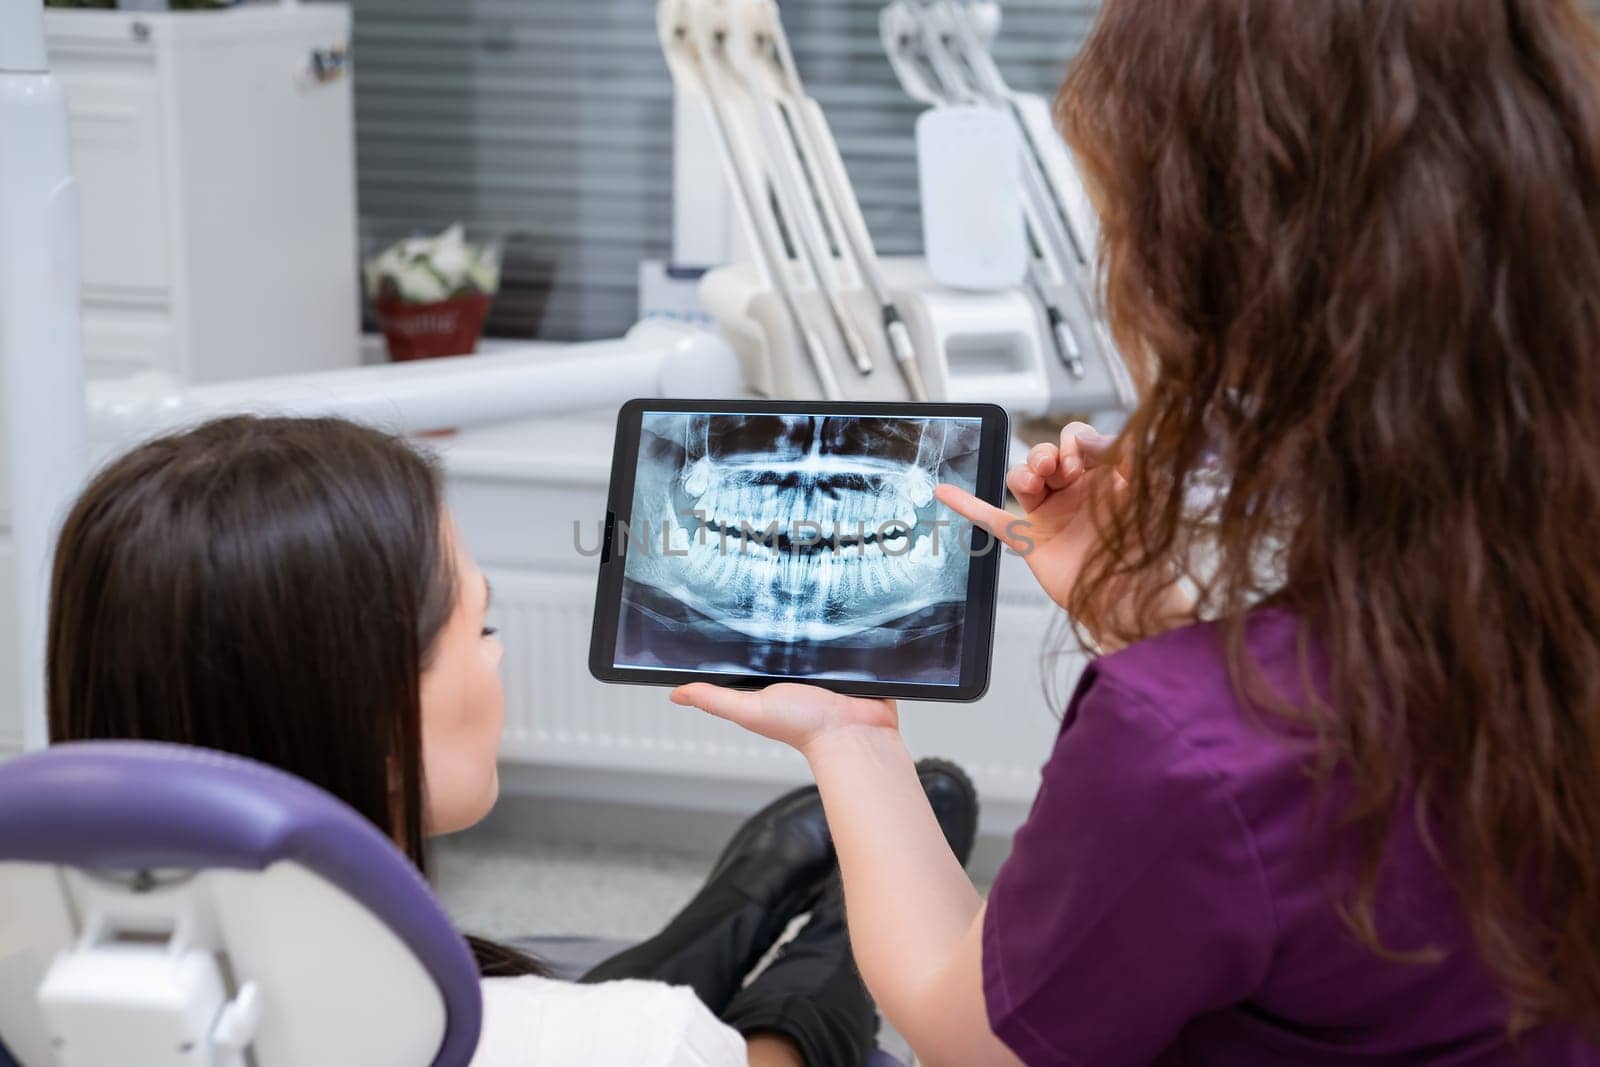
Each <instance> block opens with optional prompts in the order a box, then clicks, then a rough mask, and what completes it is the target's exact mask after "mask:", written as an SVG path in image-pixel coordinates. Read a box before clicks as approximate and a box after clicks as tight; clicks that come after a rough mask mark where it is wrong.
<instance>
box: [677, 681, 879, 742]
mask: <svg viewBox="0 0 1600 1067" xmlns="http://www.w3.org/2000/svg"><path fill="white" fill-rule="evenodd" d="M671 700H672V702H673V703H674V704H683V705H686V706H688V707H695V708H699V709H700V710H702V711H708V712H710V713H711V714H713V715H715V716H717V718H719V719H727V720H728V721H729V722H735V723H738V724H739V725H740V726H743V727H744V728H745V729H746V730H750V731H751V732H753V733H758V734H760V735H761V736H762V737H770V738H771V739H772V740H774V741H781V742H783V743H784V744H786V745H788V746H790V747H791V748H794V749H797V750H799V752H800V753H801V754H802V755H804V756H806V757H807V758H810V756H811V752H812V749H813V747H814V746H815V745H816V743H817V742H818V741H819V740H821V739H822V738H825V737H834V736H837V735H839V734H842V733H851V732H856V731H866V732H875V731H880V730H885V731H888V732H890V733H893V732H895V731H897V730H898V729H899V727H900V713H899V712H898V711H897V710H896V709H895V706H894V701H892V700H870V699H867V698H865V697H848V696H843V695H841V694H839V693H835V692H833V691H831V690H828V689H822V688H819V687H817V686H814V685H799V684H797V683H793V682H783V683H780V684H778V685H770V686H768V687H767V688H765V689H762V690H760V691H758V692H747V691H744V690H739V689H724V688H722V687H721V686H716V685H711V684H710V683H708V682H694V683H691V684H689V685H680V686H679V687H678V688H676V689H674V690H673V691H672V695H671Z"/></svg>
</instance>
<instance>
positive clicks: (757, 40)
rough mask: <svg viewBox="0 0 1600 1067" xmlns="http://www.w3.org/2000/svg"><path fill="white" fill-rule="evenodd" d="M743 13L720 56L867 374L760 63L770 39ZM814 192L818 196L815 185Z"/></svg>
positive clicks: (791, 222)
mask: <svg viewBox="0 0 1600 1067" xmlns="http://www.w3.org/2000/svg"><path fill="white" fill-rule="evenodd" d="M740 13H742V9H736V10H735V12H734V17H732V18H730V20H729V25H728V29H727V30H726V31H725V34H724V35H723V36H722V38H721V40H720V41H719V44H720V47H719V49H718V55H717V60H718V61H719V62H722V63H726V64H727V66H728V67H729V68H730V69H731V70H732V71H733V73H734V75H736V76H738V77H739V78H741V79H742V80H743V82H744V87H745V90H746V92H747V93H749V95H750V99H751V103H752V105H753V108H754V110H755V112H756V117H757V123H758V125H759V126H760V129H761V135H762V137H763V138H764V139H765V141H766V146H767V155H768V158H769V160H770V162H771V164H772V172H773V177H774V181H775V188H774V190H773V191H774V194H775V196H776V198H777V200H778V202H779V204H780V205H781V210H780V211H779V212H777V213H778V214H781V215H782V217H783V218H784V220H785V222H786V227H785V229H786V231H787V233H788V235H789V237H790V241H791V243H792V244H793V246H795V247H796V248H797V249H798V251H799V253H800V256H801V257H802V258H803V262H804V263H805V266H806V268H807V269H808V270H809V272H810V274H811V277H812V279H813V280H814V282H815V284H816V287H817V290H818V292H820V293H821V294H822V295H823V298H824V300H825V301H826V303H827V305H828V310H829V312H830V313H831V315H832V317H833V321H834V325H835V327H836V328H837V329H838V331H839V336H840V337H841V338H842V339H843V341H844V346H845V351H846V353H847V354H848V355H849V356H850V360H851V362H852V363H854V364H855V368H856V370H857V371H858V372H860V373H861V374H862V375H863V376H865V375H868V374H871V373H872V357H871V355H870V354H869V353H868V350H867V345H866V342H865V341H864V340H862V338H861V335H860V333H859V332H857V330H856V328H855V326H854V324H853V323H852V321H851V317H850V313H849V312H848V311H847V310H846V309H845V307H844V301H843V299H842V298H841V297H840V295H839V291H838V289H837V287H835V286H834V284H833V282H832V280H831V278H830V276H829V272H828V270H827V268H826V266H825V263H824V260H825V259H826V260H828V261H831V260H832V252H831V249H830V247H829V243H828V239H827V237H826V222H825V221H824V220H822V219H821V218H820V217H818V215H817V208H816V201H815V199H813V200H811V201H810V202H807V201H806V200H805V196H806V195H807V194H806V193H805V192H804V191H802V190H801V188H800V184H801V183H800V182H798V181H796V178H795V171H796V170H799V171H800V172H801V175H802V178H803V180H804V181H805V183H806V184H807V185H810V184H811V182H810V175H809V174H808V173H806V170H805V163H804V161H803V160H801V159H799V158H798V152H799V149H798V146H797V145H796V144H795V142H794V140H793V138H792V137H791V136H790V135H789V133H788V132H787V130H786V129H785V127H786V126H787V123H785V122H783V121H780V116H779V113H778V109H779V108H780V107H781V106H782V105H781V102H780V101H778V100H776V99H774V97H773V94H772V93H771V92H770V91H769V88H768V86H767V84H766V72H765V71H764V70H763V68H762V65H761V53H762V52H763V51H765V50H766V49H767V41H766V38H765V36H764V35H763V34H761V33H760V32H759V30H757V31H756V32H754V33H752V32H749V31H748V29H747V28H746V26H745V25H743V24H742V23H741V22H740V21H739V19H738V18H737V16H738V14H740ZM811 195H812V196H813V197H814V196H815V189H814V188H813V189H812V193H811Z"/></svg>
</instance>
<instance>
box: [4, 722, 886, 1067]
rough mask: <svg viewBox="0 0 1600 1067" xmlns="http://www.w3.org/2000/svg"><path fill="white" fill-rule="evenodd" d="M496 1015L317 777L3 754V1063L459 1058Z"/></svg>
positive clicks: (58, 1066)
mask: <svg viewBox="0 0 1600 1067" xmlns="http://www.w3.org/2000/svg"><path fill="white" fill-rule="evenodd" d="M525 943H526V944H527V945H528V947H530V948H532V949H533V950H535V951H536V952H538V953H540V954H541V958H543V959H545V961H546V962H547V963H551V964H554V965H555V970H556V971H557V972H558V973H560V972H561V971H563V970H565V971H567V972H568V973H569V976H576V974H578V973H581V972H582V971H583V970H584V969H586V967H587V965H588V964H591V963H593V962H595V961H597V960H598V959H600V958H602V957H603V956H608V955H610V954H611V952H613V951H616V950H617V949H618V948H621V947H623V946H622V944H621V943H610V942H601V941H593V940H591V939H578V938H558V939H534V940H529V941H528V942H525ZM563 958H565V960H566V962H567V964H568V966H566V967H565V968H563V967H562V966H561V964H562V961H563ZM481 1018H482V1000H481V996H480V992H479V988H478V970H477V966H476V964H475V963H474V961H473V958H472V955H471V953H470V952H469V951H468V949H467V946H466V943H465V941H464V940H463V939H462V937H461V935H460V934H459V933H458V932H457V931H456V929H455V927H454V926H452V925H451V922H450V920H449V918H448V917H447V916H446V915H445V913H444V911H443V910H442V909H441V908H440V907H439V904H438V901H437V900H435V898H434V896H433V893H432V891H431V890H430V889H429V888H428V885H427V883H425V882H424V881H423V880H422V877H421V875H419V874H418V873H417V870H416V868H415V867H414V866H412V864H411V862H410V861H409V860H408V859H406V857H405V856H404V855H403V854H402V853H401V852H400V850H399V849H397V848H396V847H395V846H394V845H393V844H392V843H391V842H390V841H389V840H388V839H387V838H385V837H384V836H383V835H382V834H381V833H379V832H378V830H377V829H376V828H375V827H373V826H372V824H371V823H369V822H367V820H366V819H364V818H362V817H361V816H360V815H358V814H356V812H355V811H354V810H353V809H351V808H350V807H348V806H346V805H345V804H344V803H342V802H341V801H339V800H337V799H335V798H334V797H332V796H330V795H329V794H327V793H325V792H323V791H322V790H321V789H318V788H317V787H315V786H313V785H311V784H309V783H307V782H305V781H302V780H301V779H299V778H296V777H294V776H293V775H290V774H286V773H284V772H283V771H280V770H277V769H276V768H273V767H268V766H266V765H264V764H260V763H256V762H254V761H252V760H246V759H240V758H238V757H235V756H230V755H226V754H224V753H219V752H212V751H209V750H206V749H199V748H189V747H186V746H183V745H168V744H156V743H149V742H138V741H87V742H75V743H70V744H61V745H56V746H54V747H52V748H50V749H47V750H45V751H43V752H36V753H33V754H31V755H27V756H22V757H20V758H18V759H16V760H13V761H11V762H9V763H4V764H0V1067H108V1065H113V1064H114V1065H116V1067H323V1065H328V1067H334V1065H338V1067H348V1065H351V1064H371V1065H374V1067H462V1065H465V1064H466V1063H468V1061H470V1060H471V1059H472V1054H473V1050H474V1049H475V1048H476V1047H477V1043H478V1029H479V1025H480V1022H481ZM871 1062H872V1065H873V1067H900V1065H901V1063H902V1060H901V1059H900V1058H898V1057H896V1056H895V1055H893V1054H891V1053H889V1052H886V1051H883V1050H880V1051H878V1052H876V1053H875V1054H874V1056H873V1058H872V1061H871Z"/></svg>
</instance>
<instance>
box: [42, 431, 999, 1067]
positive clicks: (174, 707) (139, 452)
mask: <svg viewBox="0 0 1600 1067" xmlns="http://www.w3.org/2000/svg"><path fill="white" fill-rule="evenodd" d="M488 605H489V585H488V582H487V581H486V580H485V578H484V576H483V574H482V573H481V572H480V571H479V570H478V568H477V566H476V565H475V564H474V562H473V560H472V557H471V556H470V555H469V554H468V553H467V551H466V548H465V546H464V545H463V544H462V542H461V539H460V537H459V536H458V535H457V533H456V529H455V526H454V523H453V522H452V520H451V518H450V515H449V512H448V510H447V509H446V508H445V506H444V504H443V500H442V492H441V484H440V476H439V473H438V471H437V469H436V468H435V467H434V466H433V465H432V464H431V463H430V462H429V461H428V460H427V459H426V458H424V457H423V456H421V455H419V454H418V453H417V452H416V451H414V450H413V449H412V448H411V447H410V446H409V445H408V444H407V443H406V442H405V441H403V440H402V439H400V438H397V437H393V436H390V435H387V434H383V433H380V432H377V431H375V430H371V429H367V428H364V427H360V426H356V425H354V424H351V423H348V422H343V421H339V420H332V419H314V420H313V419H272V418H253V417H237V418H228V419H222V420H218V421H215V422H211V423H207V424H205V425H203V426H200V427H198V428H196V429H193V430H191V431H188V432H185V433H179V434H175V435H172V436H168V437H164V438H160V439H157V440H154V441H151V442H149V443H146V444H144V445H141V446H140V447H138V448H136V449H134V450H133V451H132V452H130V453H129V454H127V455H126V456H123V457H122V458H121V459H119V460H117V461H115V462H114V463H112V464H111V465H110V466H109V467H108V468H106V469H105V470H104V471H103V472H101V473H100V474H99V475H98V476H97V477H96V478H95V479H94V480H93V482H92V483H91V484H90V485H89V487H88V489H87V490H86V491H85V492H84V494H83V496H82V497H81V498H80V499H79V501H78V502H77V504H76V506H75V507H74V508H73V510H72V512H71V514H70V515H69V516H68V518H67V520H66V523H65V526H64V528H63V530H62V533H61V540H60V546H59V548H58V551H57V556H56V565H55V574H54V578H53V586H52V596H51V610H50V648H49V708H50V732H51V738H52V740H55V741H66V740H81V739H89V738H128V739H140V740H157V741H171V742H178V743H183V744H190V745H199V746H204V747H208V748H214V749H221V750H225V751H228V752H233V753H237V754H239V755H242V756H247V757H250V758H254V759H257V760H261V761H263V762H266V763H270V764H274V765H276V766H278V767H280V768H283V769H284V770H287V771H290V772H292V773H294V774H297V775H299V776H301V777H302V778H305V779H307V780H309V781H311V782H313V783H315V784H317V785H319V786H321V787H322V788H324V789H326V790H328V791H329V792H331V793H332V794H334V795H335V796H337V797H339V798H340V799H342V800H343V801H345V802H346V803H347V804H349V805H351V806H352V807H354V808H355V809H356V810H357V811H359V812H360V813H361V814H362V815H364V816H365V817H366V818H368V819H370V820H371V821H372V822H373V823H375V824H377V826H378V827H380V828H381V829H382V830H384V831H385V833H387V834H388V835H389V836H390V837H391V838H392V839H393V840H394V842H395V843H396V845H398V846H399V847H400V848H401V849H402V850H404V851H405V853H406V854H407V855H408V856H409V857H410V858H411V859H412V860H413V862H415V863H416V864H417V866H418V867H419V868H421V867H423V842H424V840H425V838H427V837H429V836H432V835H437V834H446V833H451V832H454V831H457V830H462V829H465V828H466V827H468V826H471V825H472V824H474V823H476V822H477V821H478V820H480V819H482V818H483V817H484V815H486V814H487V813H488V811H489V809H490V808H491V807H492V806H493V804H494V802H495V799H496V797H497V794H498V788H499V786H498V779H497V777H496V767H495V757H496V752H497V749H498V746H499V740H500V733H501V726H502V722H503V718H504V697H503V694H502V692H501V685H500V678H499V674H498V668H499V663H500V658H501V653H502V650H501V646H500V642H499V641H498V640H496V638H495V636H494V631H493V629H491V628H489V627H488V626H486V625H485V622H484V619H485V614H486V612H487V609H488ZM920 769H921V777H922V781H923V784H924V788H925V790H926V791H927V793H928V795H929V798H930V800H932V801H933V805H934V808H935V810H936V812H938V813H939V815H940V819H941V824H942V825H943V826H944V827H945V829H946V833H947V835H948V837H949V839H950V842H951V845H952V848H953V849H954V850H955V851H956V853H957V854H958V855H959V856H960V857H961V858H962V859H963V860H965V858H966V855H967V853H968V852H969V851H970V849H971V845H972V838H973V834H974V831H975V828H976V800H975V797H974V795H973V793H972V789H971V784H970V783H969V782H968V781H967V780H966V779H965V777H964V776H963V775H962V774H961V773H960V771H959V770H957V769H955V768H953V767H951V766H949V765H948V764H940V763H937V762H934V761H930V762H928V763H926V764H924V765H922V766H921V768H920ZM805 912H809V913H810V915H811V918H810V920H809V921H808V922H807V924H806V926H805V927H804V928H803V929H802V930H801V932H800V933H799V934H798V935H796V936H795V938H794V939H793V940H792V941H790V942H789V943H788V944H787V945H786V946H785V947H784V948H783V949H781V950H780V951H779V953H778V954H777V956H776V957H775V959H774V960H773V961H772V962H771V963H770V964H769V966H768V967H767V968H766V969H764V970H763V971H761V973H760V974H759V975H758V976H757V977H756V978H755V979H754V980H753V981H749V982H748V983H747V982H746V978H747V975H748V974H749V972H751V970H752V969H753V968H754V967H755V965H756V964H757V963H758V961H760V960H761V959H762V957H764V956H765V955H767V953H768V952H769V950H770V949H771V947H772V946H773V944H774V943H775V942H776V941H777V940H778V938H779V935H780V934H781V933H782V932H783V931H784V929H785V928H786V927H787V926H788V925H789V923H790V921H791V920H792V919H793V918H794V917H796V916H798V915H800V914H802V913H805ZM469 940H470V942H471V944H472V948H473V950H474V953H475V955H476V957H477V959H478V963H479V969H480V971H481V972H482V974H483V975H484V978H485V981H484V982H483V994H484V1025H483V1034H482V1038H481V1040H480V1043H479V1046H478V1050H477V1055H476V1057H475V1058H474V1060H473V1063H474V1064H475V1065H489V1064H531V1063H534V1062H539V1063H546V1064H550V1063H559V1064H563V1065H583V1064H596V1065H599V1064H606V1065H612V1064H622V1063H626V1064H633V1065H646V1067H648V1065H653V1064H658V1065H695V1067H717V1065H722V1064H744V1063H747V1062H748V1063H750V1064H755V1065H766V1064H775V1065H776V1064H801V1063H804V1064H811V1065H814V1067H816V1065H827V1067H838V1065H849V1064H859V1063H864V1062H865V1060H866V1058H867V1056H868V1054H869V1052H870V1050H871V1048H872V1047H873V1044H874V1041H875V1032H876V1027H877V1016H876V1012H875V1010H874V1007H873V1005H872V1002H871V1000H870V999H869V998H868V996H867V993H866V990H865V989H864V988H863V986H862V984H861V981H860V979H859V977H858V976H857V974H856V969H855V964H854V961H853V959H852V958H851V955H850V948H849V943H848V940H847V938H846V936H845V926H844V903H843V892H842V889H841V888H840V886H839V880H838V876H837V870H836V868H835V864H834V856H833V847H832V842H831V839H830V837H829V834H828V828H827V823H826V821H825V820H824V818H823V815H822V808H821V804H820V802H819V800H818V798H817V794H816V790H815V789H812V788H808V789H802V790H796V791H795V792H793V793H790V794H788V795H786V796H784V797H781V798H779V799H778V800H777V801H775V802H774V803H773V804H771V805H769V806H768V807H767V808H766V809H765V810H763V811H762V812H760V813H758V814H757V815H756V816H755V817H753V818H752V819H751V820H750V821H749V822H747V823H746V824H745V826H744V827H743V828H742V829H741V830H740V831H739V832H738V833H737V834H736V835H735V837H734V838H733V840H732V841H730V842H729V844H728V846H727V848H726V849H725V851H724V853H723V855H722V857H721V858H720V859H719V860H718V861H717V863H716V865H715V867H714V868H713V870H712V872H711V875H710V877H709V878H708V880H707V882H706V884H705V886H704V887H703V888H702V889H701V890H700V891H699V893H697V894H696V896H695V897H694V899H692V900H691V901H690V902H689V903H688V904H687V905H686V906H685V908H684V909H683V911H682V912H680V913H679V914H678V915H677V916H676V917H674V918H673V919H672V921H671V922H670V923H669V924H668V925H667V927H666V928H665V929H664V930H663V931H662V932H661V933H660V934H658V935H657V936H655V937H653V938H651V939H650V940H648V941H646V942H644V943H642V944H641V945H638V946H636V947H634V948H632V949H630V950H628V951H626V952H624V953H623V954H621V955H620V956H617V957H615V958H613V959H611V960H608V961H606V962H605V963H602V964H601V965H600V966H599V967H597V968H595V970H594V971H592V972H591V973H590V974H589V975H588V976H586V978H585V982H587V983H590V984H571V983H565V982H558V981H555V980H554V979H552V978H550V977H548V976H547V971H546V969H545V968H544V967H543V966H541V965H540V964H539V962H538V961H536V960H534V959H532V958H531V957H529V956H527V955H524V954H522V953H520V952H518V951H515V950H513V949H510V948H507V947H504V946H500V945H496V944H493V943H491V942H487V941H483V940H481V939H469ZM641 979H653V981H642V980H641ZM668 983H671V984H668ZM685 987H687V988H685Z"/></svg>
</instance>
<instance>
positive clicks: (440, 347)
mask: <svg viewBox="0 0 1600 1067" xmlns="http://www.w3.org/2000/svg"><path fill="white" fill-rule="evenodd" d="M363 273H364V275H365V279H366V289H367V296H368V298H369V299H370V300H371V301H372V305H373V307H374V309H376V311H377V313H378V325H379V326H380V327H381V328H382V329H383V336H384V340H385V342H386V343H387V344H388V347H389V358H390V359H393V360H408V359H427V358H430V357H433V356H462V355H466V354H468V353H470V352H473V351H475V350H476V349H477V347H478V335H479V334H480V333H481V332H482V331H483V320H484V318H485V316H487V315H488V314H489V303H490V301H492V300H493V299H494V294H495V293H496V292H497V291H498V290H499V288H500V246H499V245H498V244H497V243H494V242H471V241H468V240H466V238H465V236H464V235H463V232H462V228H461V224H460V223H457V224H455V225H453V226H451V227H449V228H448V229H446V230H445V231H444V232H443V233H439V234H436V235H434V236H432V237H407V238H406V239H404V240H402V241H396V242H395V243H394V244H392V245H390V246H389V247H388V248H386V249H384V250H383V251H382V252H380V253H378V254H377V255H376V256H373V257H372V258H371V259H369V260H367V262H366V264H365V267H364V271H363Z"/></svg>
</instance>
